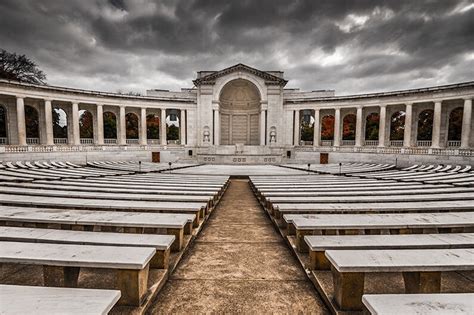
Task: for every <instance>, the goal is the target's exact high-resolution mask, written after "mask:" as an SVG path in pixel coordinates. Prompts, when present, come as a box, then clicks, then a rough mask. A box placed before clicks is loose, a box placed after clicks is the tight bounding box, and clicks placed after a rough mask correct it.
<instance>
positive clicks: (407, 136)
mask: <svg viewBox="0 0 474 315" xmlns="http://www.w3.org/2000/svg"><path fill="white" fill-rule="evenodd" d="M412 115H413V104H410V103H409V104H405V131H404V134H403V146H404V147H406V148H409V147H411V127H412Z"/></svg>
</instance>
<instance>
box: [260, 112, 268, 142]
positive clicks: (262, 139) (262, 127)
mask: <svg viewBox="0 0 474 315" xmlns="http://www.w3.org/2000/svg"><path fill="white" fill-rule="evenodd" d="M266 113H267V111H266V110H265V109H262V110H261V111H260V145H265V137H266V133H267V130H266V128H265V124H266Z"/></svg>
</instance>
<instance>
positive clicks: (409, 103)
mask: <svg viewBox="0 0 474 315" xmlns="http://www.w3.org/2000/svg"><path fill="white" fill-rule="evenodd" d="M405 105H406V106H412V105H413V102H406V103H405Z"/></svg>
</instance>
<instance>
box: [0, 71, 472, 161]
mask: <svg viewBox="0 0 474 315" xmlns="http://www.w3.org/2000/svg"><path fill="white" fill-rule="evenodd" d="M287 82H288V81H287V80H286V79H285V77H284V73H283V72H282V71H261V70H258V69H255V68H252V67H249V66H246V65H244V64H237V65H234V66H232V67H229V68H226V69H223V70H220V71H199V72H198V73H197V77H196V79H195V80H194V81H193V84H194V87H193V88H189V89H182V90H181V91H178V92H171V91H166V90H149V91H147V95H146V96H136V95H124V94H116V93H105V92H97V91H89V90H78V89H71V88H65V87H56V86H48V85H33V84H25V83H19V82H14V81H5V80H0V160H2V161H10V160H11V161H18V160H69V161H73V162H85V161H86V160H87V159H89V160H137V159H138V160H143V161H151V160H152V159H153V160H155V161H157V160H160V161H162V162H163V161H164V162H167V161H171V162H176V161H186V162H191V161H192V162H200V163H216V164H221V163H225V164H275V163H292V162H299V163H308V162H310V163H319V162H322V163H324V162H327V161H329V162H348V161H352V162H357V161H364V162H370V161H373V162H385V163H395V162H397V163H398V165H400V166H403V165H408V164H416V163H446V164H472V161H473V158H474V149H473V148H474V135H473V129H474V127H473V126H474V120H473V119H472V118H473V117H472V116H473V113H472V99H473V98H474V82H464V83H457V84H451V85H444V86H437V87H429V88H419V89H411V90H403V91H390V92H382V93H371V94H359V95H348V96H336V94H335V91H333V90H317V91H311V92H302V91H300V90H298V89H288V88H285V86H286V84H287Z"/></svg>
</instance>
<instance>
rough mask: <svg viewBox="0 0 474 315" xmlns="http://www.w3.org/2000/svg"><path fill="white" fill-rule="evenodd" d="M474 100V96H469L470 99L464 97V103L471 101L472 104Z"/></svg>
mask: <svg viewBox="0 0 474 315" xmlns="http://www.w3.org/2000/svg"><path fill="white" fill-rule="evenodd" d="M473 98H474V96H468V97H463V98H462V99H463V100H464V101H471V102H472V99H473Z"/></svg>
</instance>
